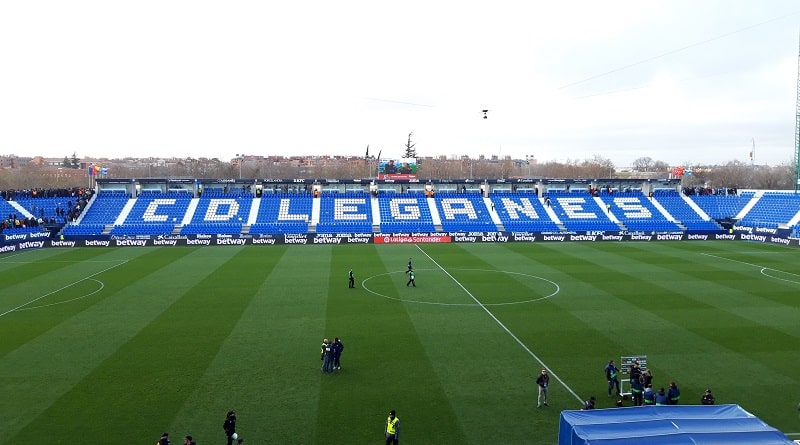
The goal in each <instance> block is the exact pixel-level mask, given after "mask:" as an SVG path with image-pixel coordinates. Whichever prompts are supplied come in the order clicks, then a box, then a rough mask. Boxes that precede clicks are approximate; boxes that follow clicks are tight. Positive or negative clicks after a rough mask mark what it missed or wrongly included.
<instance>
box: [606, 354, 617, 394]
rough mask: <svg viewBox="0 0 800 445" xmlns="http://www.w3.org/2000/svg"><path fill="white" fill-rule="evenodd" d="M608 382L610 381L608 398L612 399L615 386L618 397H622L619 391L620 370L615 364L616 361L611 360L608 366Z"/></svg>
mask: <svg viewBox="0 0 800 445" xmlns="http://www.w3.org/2000/svg"><path fill="white" fill-rule="evenodd" d="M606 380H608V396H609V397H611V390H612V389H614V385H616V387H617V392H616V394H617V395H620V390H619V369H618V368H617V366H616V365H615V364H614V360H610V361H609V362H608V364H607V365H606Z"/></svg>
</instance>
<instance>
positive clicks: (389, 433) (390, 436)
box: [384, 410, 400, 445]
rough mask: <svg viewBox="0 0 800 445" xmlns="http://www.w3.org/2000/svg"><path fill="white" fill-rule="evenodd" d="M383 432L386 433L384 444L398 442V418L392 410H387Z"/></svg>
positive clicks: (394, 444) (391, 444)
mask: <svg viewBox="0 0 800 445" xmlns="http://www.w3.org/2000/svg"><path fill="white" fill-rule="evenodd" d="M384 433H385V435H386V445H399V444H400V418H399V417H397V415H396V413H395V411H394V410H391V411H389V417H387V418H386V429H385V431H384Z"/></svg>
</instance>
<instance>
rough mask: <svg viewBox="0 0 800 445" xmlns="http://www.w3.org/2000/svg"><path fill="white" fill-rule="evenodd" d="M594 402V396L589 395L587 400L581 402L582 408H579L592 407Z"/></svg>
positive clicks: (587, 408)
mask: <svg viewBox="0 0 800 445" xmlns="http://www.w3.org/2000/svg"><path fill="white" fill-rule="evenodd" d="M595 402H596V399H595V398H594V396H591V397H589V400H587V401H585V402H583V408H581V409H582V410H589V409H594V405H595Z"/></svg>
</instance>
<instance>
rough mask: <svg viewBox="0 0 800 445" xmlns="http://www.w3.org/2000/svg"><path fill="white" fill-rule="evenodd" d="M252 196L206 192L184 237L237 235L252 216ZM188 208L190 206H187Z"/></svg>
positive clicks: (183, 231) (200, 199)
mask: <svg viewBox="0 0 800 445" xmlns="http://www.w3.org/2000/svg"><path fill="white" fill-rule="evenodd" d="M252 205H253V197H252V195H249V194H246V193H237V192H235V193H217V192H208V191H207V192H205V193H203V196H202V197H201V198H199V199H198V200H197V208H196V209H195V211H194V214H193V215H192V219H191V220H190V221H189V224H186V225H184V226H183V228H181V234H182V235H200V234H203V235H215V234H222V235H236V234H239V233H242V227H243V226H244V224H245V223H246V222H247V219H248V218H249V216H250V207H251V206H252ZM187 206H188V205H187Z"/></svg>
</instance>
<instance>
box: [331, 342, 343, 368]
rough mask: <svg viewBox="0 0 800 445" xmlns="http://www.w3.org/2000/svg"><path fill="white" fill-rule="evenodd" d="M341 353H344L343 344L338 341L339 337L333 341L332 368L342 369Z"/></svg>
mask: <svg viewBox="0 0 800 445" xmlns="http://www.w3.org/2000/svg"><path fill="white" fill-rule="evenodd" d="M342 351H344V343H342V341H341V340H339V337H335V338H334V339H333V368H334V369H342V362H340V360H341V358H342Z"/></svg>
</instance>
